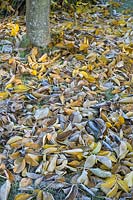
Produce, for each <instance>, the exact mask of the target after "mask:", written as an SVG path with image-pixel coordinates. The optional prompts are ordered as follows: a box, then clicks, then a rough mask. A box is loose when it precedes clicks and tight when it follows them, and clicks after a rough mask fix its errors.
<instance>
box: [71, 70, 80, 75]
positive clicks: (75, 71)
mask: <svg viewBox="0 0 133 200" xmlns="http://www.w3.org/2000/svg"><path fill="white" fill-rule="evenodd" d="M78 73H79V69H74V70H73V72H72V77H75V76H77V75H78Z"/></svg>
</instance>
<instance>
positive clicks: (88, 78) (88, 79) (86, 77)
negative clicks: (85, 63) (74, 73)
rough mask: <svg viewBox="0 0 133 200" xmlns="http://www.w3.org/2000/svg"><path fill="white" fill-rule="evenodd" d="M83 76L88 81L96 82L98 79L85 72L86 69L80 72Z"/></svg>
mask: <svg viewBox="0 0 133 200" xmlns="http://www.w3.org/2000/svg"><path fill="white" fill-rule="evenodd" d="M79 74H80V75H81V76H82V77H84V78H85V79H86V80H87V81H88V82H90V83H95V81H96V79H95V78H94V77H93V76H91V75H89V74H88V73H87V72H85V71H81V72H80V73H79Z"/></svg>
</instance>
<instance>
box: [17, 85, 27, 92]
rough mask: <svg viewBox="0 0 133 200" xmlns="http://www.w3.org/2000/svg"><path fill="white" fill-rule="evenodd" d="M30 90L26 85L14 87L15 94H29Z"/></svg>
mask: <svg viewBox="0 0 133 200" xmlns="http://www.w3.org/2000/svg"><path fill="white" fill-rule="evenodd" d="M29 89H30V88H29V87H28V86H26V85H16V86H15V87H14V92H16V93H21V92H27V91H28V90H29Z"/></svg>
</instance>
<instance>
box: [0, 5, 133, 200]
mask: <svg viewBox="0 0 133 200" xmlns="http://www.w3.org/2000/svg"><path fill="white" fill-rule="evenodd" d="M57 21H58V23H57ZM0 26H1V34H2V35H3V37H4V38H2V39H3V40H2V42H1V43H0V47H1V46H2V48H1V49H2V50H1V52H0V60H1V61H0V86H1V91H0V100H1V101H0V135H1V141H0V172H1V175H0V176H1V177H3V178H4V179H6V181H5V183H4V184H3V185H2V186H1V188H0V191H1V192H0V199H2V200H3V199H5V200H6V199H8V195H9V193H10V189H11V185H12V184H13V183H14V182H19V190H18V194H17V195H16V196H15V200H19V199H23V200H26V199H34V198H35V199H37V200H40V199H46V198H47V199H50V200H51V199H56V198H55V196H56V195H55V196H54V195H53V194H52V192H51V190H55V191H56V193H60V194H61V192H63V193H64V196H63V197H61V199H64V198H65V199H67V200H68V199H89V198H90V197H97V195H98V193H99V192H100V193H101V191H102V192H103V193H104V194H105V196H106V197H107V198H109V199H112V198H114V199H123V198H128V199H132V195H133V173H132V170H133V136H132V135H133V134H132V133H133V96H132V95H133V45H132V42H133V40H132V35H133V31H132V26H133V18H132V16H130V15H129V14H119V15H115V14H114V15H111V14H110V11H109V8H108V6H106V4H105V5H101V4H99V5H97V6H91V7H90V4H87V3H86V4H77V7H76V16H75V19H74V20H73V18H72V13H67V12H66V11H65V10H63V13H62V15H60V12H58V11H57V12H52V13H51V29H52V30H51V32H52V41H51V44H50V45H49V49H48V51H46V52H44V51H42V52H43V53H40V50H39V49H38V48H36V47H28V49H27V50H28V53H27V54H26V56H25V57H24V58H22V57H20V55H21V52H23V51H25V48H21V47H20V43H21V40H22V38H23V35H24V34H25V31H26V28H25V22H24V19H23V17H18V19H17V21H16V19H15V18H13V17H12V18H5V19H4V20H3V21H2V23H1V25H0ZM18 44H19V45H18ZM3 195H4V196H3ZM57 199H59V197H57Z"/></svg>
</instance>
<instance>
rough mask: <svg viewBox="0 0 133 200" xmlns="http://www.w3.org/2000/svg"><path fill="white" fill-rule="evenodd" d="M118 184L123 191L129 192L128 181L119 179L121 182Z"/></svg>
mask: <svg viewBox="0 0 133 200" xmlns="http://www.w3.org/2000/svg"><path fill="white" fill-rule="evenodd" d="M117 183H118V185H119V186H120V187H121V188H122V190H124V191H125V192H129V187H128V185H127V182H126V181H123V180H121V179H119V180H117Z"/></svg>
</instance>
